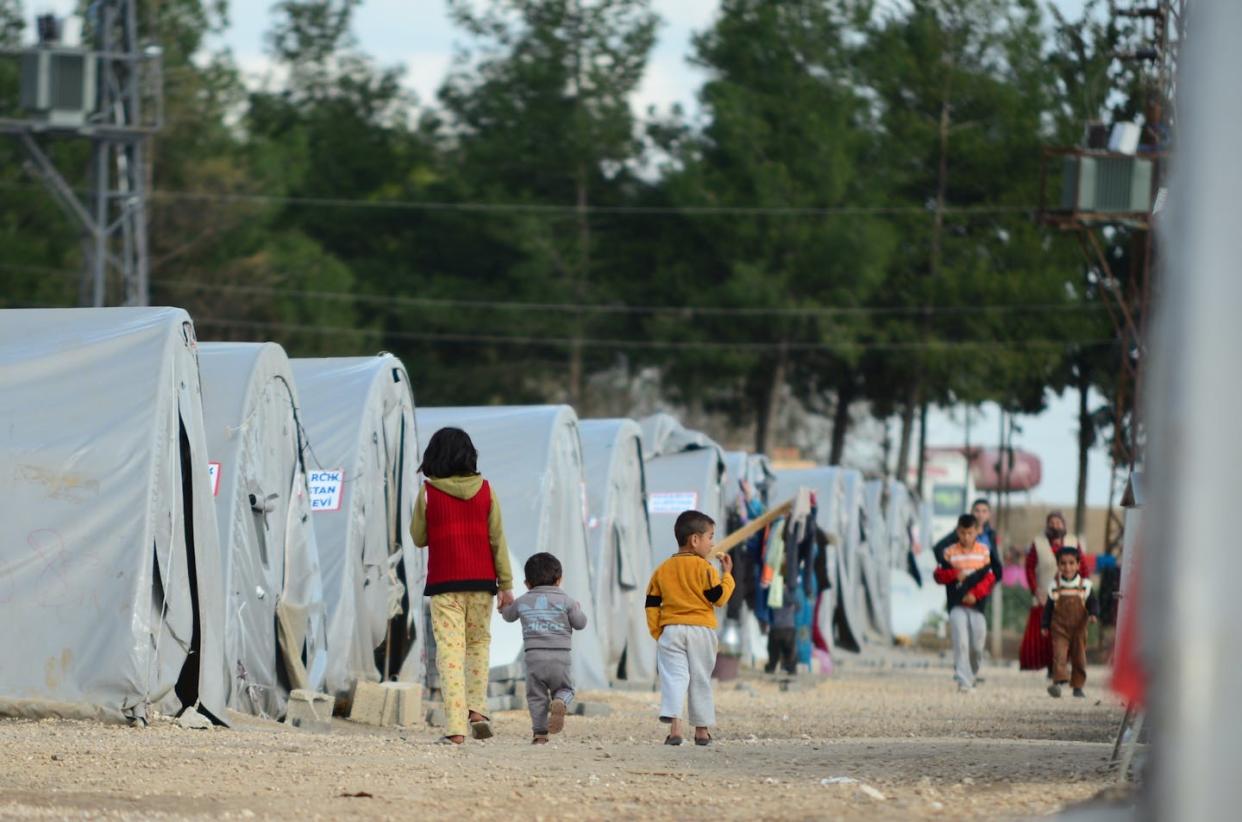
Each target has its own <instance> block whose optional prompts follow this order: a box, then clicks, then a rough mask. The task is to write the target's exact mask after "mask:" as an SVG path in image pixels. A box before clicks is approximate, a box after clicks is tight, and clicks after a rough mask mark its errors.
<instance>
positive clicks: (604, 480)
mask: <svg viewBox="0 0 1242 822" xmlns="http://www.w3.org/2000/svg"><path fill="white" fill-rule="evenodd" d="M579 427H580V428H581V432H582V460H583V467H584V469H585V474H586V487H587V512H588V515H589V516H588V520H587V534H588V538H589V539H590V550H591V568H592V572H593V574H594V577H595V613H596V615H597V617H598V624H597V629H596V633H597V634H598V635H599V640H600V646H601V647H602V648H603V651H604V665H605V670H606V671H607V672H608V673H609V675H612V674H613V673H614V672H616V671H617V666H618V664H619V663H620V661H621V659H622V656H623V655H624V658H625V678H626V679H630V680H638V681H648V680H651V679H653V678H654V677H655V643H653V642H652V641H651V637H650V634H648V633H647V614H646V596H645V594H646V587H647V581H648V579H649V578H650V576H651V570H652V568H651V526H650V524H649V523H648V522H647V490H646V483H645V480H644V475H643V447H642V431H641V429H639V427H638V423H636V422H634V421H633V420H624V419H621V420H582V421H581V422H580V423H579Z"/></svg>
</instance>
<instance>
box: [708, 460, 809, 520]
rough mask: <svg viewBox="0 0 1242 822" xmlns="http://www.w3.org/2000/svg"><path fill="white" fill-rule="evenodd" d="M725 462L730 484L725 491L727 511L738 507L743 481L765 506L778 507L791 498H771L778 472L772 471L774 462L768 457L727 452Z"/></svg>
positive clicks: (728, 483)
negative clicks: (752, 489) (747, 483)
mask: <svg viewBox="0 0 1242 822" xmlns="http://www.w3.org/2000/svg"><path fill="white" fill-rule="evenodd" d="M724 460H725V476H726V477H728V482H726V483H725V485H724V489H723V494H724V500H723V504H724V507H725V510H727V511H731V510H733V508H734V506H736V505H737V501H738V497H740V496H741V493H742V486H741V481H742V480H745V481H747V482H749V483H750V485H751V487H752V488H754V489H755V493H757V494H758V495H759V499H761V500H763V502H764V504H773V505H776V504H779V503H782V502H784V501H785V500H786V499H789V498H790V497H785V498H784V499H776V498H774V497H772V496H771V489H772V485H773V484H774V483H775V482H776V472H775V471H773V470H772V461H771V460H769V459H768V458H767V456H766V455H764V454H751V453H748V452H746V451H727V452H725V455H724ZM796 492H797V491H796V489H795V493H796ZM791 496H792V495H791Z"/></svg>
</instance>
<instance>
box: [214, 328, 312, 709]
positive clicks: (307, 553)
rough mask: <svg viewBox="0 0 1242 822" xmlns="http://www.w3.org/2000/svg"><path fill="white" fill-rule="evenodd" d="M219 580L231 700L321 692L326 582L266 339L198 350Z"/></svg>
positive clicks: (288, 380)
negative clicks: (212, 472)
mask: <svg viewBox="0 0 1242 822" xmlns="http://www.w3.org/2000/svg"><path fill="white" fill-rule="evenodd" d="M199 369H200V371H201V373H202V380H203V417H204V427H205V429H206V432H207V453H208V456H209V457H210V458H211V461H212V466H213V468H214V470H215V476H216V479H215V482H214V497H215V504H216V515H217V518H218V522H219V530H220V543H221V553H222V556H223V559H224V573H223V579H224V584H225V609H224V617H225V619H224V648H225V664H226V666H227V668H228V671H229V674H230V685H231V690H230V693H229V707H231V708H233V709H235V710H239V711H245V712H247V713H252V714H256V715H260V716H270V717H278V716H280V715H282V714H283V713H284V707H285V702H286V700H287V698H288V693H289V691H290V690H292V689H294V688H308V689H310V690H314V691H319V690H322V689H323V676H324V672H325V669H326V666H327V649H326V647H325V642H326V639H327V637H326V630H327V629H326V626H325V623H324V606H323V581H322V579H321V577H320V573H319V549H318V546H317V545H316V542H315V529H314V525H313V523H312V522H311V518H310V517H311V512H310V490H309V488H308V486H307V473H306V470H305V463H304V459H303V457H304V454H303V452H304V450H305V441H304V439H303V436H302V421H301V412H300V410H299V403H298V396H297V389H296V388H295V386H294V381H293V371H292V368H291V367H290V365H289V359H288V357H287V356H286V355H285V351H284V349H283V348H281V347H280V346H279V345H276V344H275V343H204V344H202V345H201V346H199Z"/></svg>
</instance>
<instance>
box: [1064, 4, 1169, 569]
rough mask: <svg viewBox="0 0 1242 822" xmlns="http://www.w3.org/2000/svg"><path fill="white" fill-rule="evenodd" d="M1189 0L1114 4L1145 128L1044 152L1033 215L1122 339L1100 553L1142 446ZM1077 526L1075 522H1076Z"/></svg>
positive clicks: (1099, 131) (1118, 529) (1096, 131)
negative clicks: (1056, 186)
mask: <svg viewBox="0 0 1242 822" xmlns="http://www.w3.org/2000/svg"><path fill="white" fill-rule="evenodd" d="M1186 4H1187V0H1117V2H1116V4H1115V5H1113V7H1112V13H1113V16H1114V18H1116V19H1117V20H1119V21H1129V23H1130V24H1131V25H1132V26H1133V28H1134V34H1135V43H1134V48H1133V50H1131V51H1127V52H1124V53H1119V54H1116V55H1115V56H1116V57H1117V58H1118V59H1120V60H1123V61H1127V62H1132V63H1137V64H1138V65H1139V66H1140V69H1139V71H1140V76H1141V78H1142V80H1143V92H1142V93H1143V98H1144V99H1143V101H1142V103H1143V105H1142V110H1143V114H1144V123H1143V128H1142V130H1141V131H1139V130H1137V129H1136V130H1134V131H1133V133H1132V135H1131V136H1132V138H1133V139H1132V140H1130V139H1129V138H1127V136H1126V135H1125V134H1124V133H1123V132H1120V131H1119V129H1125V128H1126V127H1131V126H1133V124H1128V123H1118V124H1116V125H1115V126H1114V127H1113V130H1112V132H1111V134H1110V133H1109V132H1108V130H1107V128H1103V127H1102V124H1101V127H1099V128H1092V127H1090V126H1089V127H1088V130H1087V136H1086V139H1085V140H1084V145H1083V146H1078V147H1074V148H1056V149H1047V150H1045V153H1044V165H1043V179H1042V181H1041V186H1040V187H1041V192H1042V194H1041V201H1042V202H1041V206H1040V219H1041V221H1042V222H1044V223H1045V224H1046V225H1049V226H1052V227H1053V228H1057V229H1060V230H1063V231H1069V232H1073V233H1075V234H1076V235H1077V236H1078V239H1079V242H1080V244H1081V245H1082V248H1083V252H1084V254H1085V256H1086V258H1087V259H1088V261H1089V265H1090V266H1091V268H1092V270H1093V273H1094V277H1095V282H1096V284H1097V285H1098V287H1099V289H1100V293H1101V296H1102V299H1101V302H1102V304H1103V305H1104V307H1105V308H1106V309H1107V311H1108V314H1109V317H1110V319H1111V320H1112V322H1113V327H1114V330H1115V332H1116V335H1117V339H1118V341H1119V342H1120V348H1121V363H1120V368H1119V370H1118V372H1117V385H1116V392H1115V395H1114V397H1113V421H1114V422H1113V424H1114V436H1113V447H1112V458H1113V482H1112V487H1111V489H1110V492H1109V505H1108V507H1109V516H1108V523H1107V526H1106V530H1105V545H1104V551H1105V552H1106V553H1110V554H1112V553H1116V552H1117V551H1119V550H1120V548H1121V544H1122V520H1121V517H1120V512H1119V511H1118V510H1117V508H1116V507H1115V503H1116V502H1117V501H1118V500H1119V499H1120V498H1121V492H1122V490H1123V489H1124V488H1125V485H1126V481H1127V480H1128V478H1129V475H1130V472H1131V471H1133V470H1134V469H1135V467H1136V466H1137V465H1138V464H1139V463H1141V461H1142V451H1143V444H1144V441H1145V435H1144V428H1143V420H1142V413H1141V411H1142V400H1143V376H1144V371H1145V370H1146V369H1145V359H1146V354H1147V347H1146V340H1147V321H1148V319H1149V317H1150V314H1151V311H1150V304H1151V287H1152V283H1151V280H1152V271H1153V269H1154V267H1155V257H1156V249H1155V246H1154V242H1153V240H1154V238H1153V231H1152V228H1153V225H1154V218H1155V215H1156V213H1157V212H1158V211H1159V209H1160V207H1161V200H1162V197H1163V190H1164V184H1165V183H1164V177H1165V175H1166V172H1167V168H1166V166H1167V163H1166V159H1167V156H1168V149H1169V146H1170V145H1171V144H1172V134H1173V130H1174V126H1175V123H1176V118H1175V111H1174V90H1175V86H1176V74H1177V63H1178V59H1179V56H1180V50H1181V44H1182V38H1183V37H1184V33H1185V29H1184V25H1183V22H1184V19H1185V12H1186ZM1050 174H1059V175H1060V176H1061V180H1062V189H1061V191H1060V192H1059V195H1060V202H1059V203H1053V202H1050V199H1051V198H1054V197H1056V196H1057V195H1056V194H1051V195H1050V192H1049V191H1048V178H1049V176H1050ZM1118 231H1125V232H1128V238H1127V239H1128V241H1129V246H1128V269H1129V270H1128V271H1118V270H1116V266H1115V265H1114V264H1115V263H1116V262H1117V260H1116V258H1115V257H1114V256H1113V255H1112V253H1111V252H1112V251H1113V250H1114V244H1115V243H1116V241H1115V240H1113V239H1111V236H1112V235H1115V234H1116V233H1117V232H1118ZM1076 524H1077V523H1076Z"/></svg>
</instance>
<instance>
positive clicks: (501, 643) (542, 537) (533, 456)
mask: <svg viewBox="0 0 1242 822" xmlns="http://www.w3.org/2000/svg"><path fill="white" fill-rule="evenodd" d="M418 425H419V427H420V428H421V429H422V430H423V432H424V434H425V435H426V437H427V438H428V439H430V437H431V436H432V435H434V434H435V432H436V431H438V430H439V429H441V428H446V427H455V428H461V429H462V430H464V431H465V432H466V433H467V434H469V435H470V439H471V440H472V441H473V442H474V446H475V448H476V449H478V452H479V472H480V473H482V474H483V476H484V477H486V478H487V481H488V482H489V483H490V484H491V486H492V488H493V489H494V490H495V492H496V498H497V499H498V500H499V501H500V510H501V514H502V516H503V518H504V525H505V537H506V539H507V540H508V542H509V556H510V562H511V564H512V566H513V580H514V587H515V589H516V590H515V593H517V594H520V593H521V592H522V590H523V586H522V579H523V571H522V569H523V566H524V565H525V563H526V560H527V559H529V558H530V557H531V556H532V555H533V554H537V553H539V552H541V551H546V552H548V553H550V554H554V555H555V556H556V558H557V559H559V560H560V561H561V566H562V568H563V569H564V582H563V583H562V587H563V588H564V589H565V592H566V593H567V594H569V595H570V596H572V597H573V598H574V599H576V600H578V601H579V602H580V603H581V605H582V609H583V610H584V611H585V612H586V614H587V622H588V624H587V629H586V630H585V631H581V632H576V633H575V635H574V640H573V666H574V679H575V681H576V683H577V685H578V687H580V688H606V687H608V676H607V674H606V673H605V671H604V656H603V652H602V649H601V647H600V642H599V638H598V634H597V633H596V629H597V627H598V620H597V618H596V612H595V594H594V591H595V586H594V581H593V578H592V575H591V561H590V554H589V549H588V547H587V534H586V510H585V509H586V505H587V498H586V494H587V491H586V483H585V481H584V479H583V473H582V442H581V439H580V437H579V433H578V417H577V415H576V414H575V413H574V411H573V409H572V408H570V407H569V406H567V405H529V406H478V407H473V408H420V409H418ZM521 655H522V629H521V626H520V625H519V624H518V623H516V622H513V623H509V622H505V621H504V620H503V619H501V618H500V616H499V615H498V614H496V615H493V617H492V649H491V664H492V665H493V666H501V665H508V664H511V663H514V662H517V661H518V660H519V659H520V658H521Z"/></svg>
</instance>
